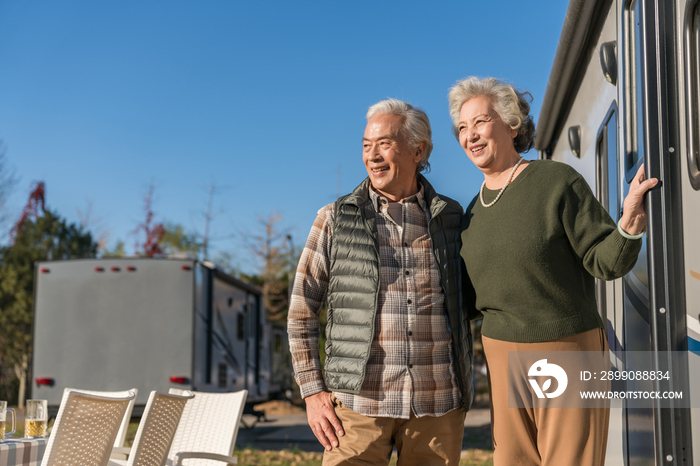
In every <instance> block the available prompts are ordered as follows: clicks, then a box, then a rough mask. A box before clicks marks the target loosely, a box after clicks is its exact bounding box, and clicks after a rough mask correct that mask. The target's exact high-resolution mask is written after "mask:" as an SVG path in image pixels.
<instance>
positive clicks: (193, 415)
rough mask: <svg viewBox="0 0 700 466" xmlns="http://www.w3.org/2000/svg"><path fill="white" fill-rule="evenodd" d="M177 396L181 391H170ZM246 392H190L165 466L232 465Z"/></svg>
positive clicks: (234, 460) (236, 460) (235, 459)
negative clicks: (192, 396)
mask: <svg viewBox="0 0 700 466" xmlns="http://www.w3.org/2000/svg"><path fill="white" fill-rule="evenodd" d="M170 393H173V394H180V393H182V390H178V389H174V388H171V389H170ZM247 396H248V391H247V390H241V391H239V392H233V393H205V392H194V399H192V400H190V401H189V402H187V406H185V410H184V412H183V413H182V418H181V419H180V425H179V426H178V428H177V432H176V433H175V438H174V439H173V443H172V446H171V447H170V453H169V454H168V461H167V462H166V463H165V464H166V466H183V461H184V466H222V464H221V463H222V462H223V463H228V464H236V463H238V459H237V458H235V457H233V456H231V455H233V448H234V447H235V445H236V437H237V436H238V425H239V423H240V420H241V415H242V414H243V405H244V404H245V400H246V397H247Z"/></svg>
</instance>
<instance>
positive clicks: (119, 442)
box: [69, 388, 139, 460]
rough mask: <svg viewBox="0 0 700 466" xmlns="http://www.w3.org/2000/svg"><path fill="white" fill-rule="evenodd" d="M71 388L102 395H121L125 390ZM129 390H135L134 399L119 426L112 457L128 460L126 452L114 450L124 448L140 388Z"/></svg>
mask: <svg viewBox="0 0 700 466" xmlns="http://www.w3.org/2000/svg"><path fill="white" fill-rule="evenodd" d="M69 390H75V391H79V392H80V393H87V394H88V395H100V396H119V394H120V393H123V392H102V391H97V390H83V389H81V388H69ZM129 391H131V392H134V399H133V400H131V401H130V402H129V406H128V407H127V408H126V412H125V413H124V419H123V420H122V424H121V426H120V427H119V432H118V433H117V438H116V439H114V449H113V450H112V455H111V457H112V458H118V459H123V460H126V454H124V453H116V452H115V451H114V450H116V449H121V448H124V442H125V441H126V431H127V429H128V428H129V422H131V413H132V412H133V411H134V404H135V403H136V397H137V396H138V394H139V389H138V388H132V389H130V390H129Z"/></svg>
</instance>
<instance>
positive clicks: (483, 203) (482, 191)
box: [479, 155, 525, 207]
mask: <svg viewBox="0 0 700 466" xmlns="http://www.w3.org/2000/svg"><path fill="white" fill-rule="evenodd" d="M523 160H525V158H523V156H522V155H521V156H520V160H518V163H516V164H515V166H514V167H513V169H512V170H511V171H510V175H508V179H507V180H506V184H504V185H503V187H502V188H501V190H500V191H499V192H498V195H497V196H496V199H494V200H493V201H491V202H489V203H488V204H486V203H485V202H484V186H486V180H484V182H483V183H481V189H480V190H479V200H480V201H481V205H482V206H484V207H491V206H492V205H494V204H495V203H496V201H497V200H498V199H499V198H500V197H501V194H503V191H505V190H506V187H507V186H508V185H509V184H510V180H511V179H512V178H513V174H514V173H515V170H517V169H518V166H519V165H520V164H521V163H522V161H523Z"/></svg>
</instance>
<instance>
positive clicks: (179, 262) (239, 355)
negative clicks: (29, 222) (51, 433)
mask: <svg viewBox="0 0 700 466" xmlns="http://www.w3.org/2000/svg"><path fill="white" fill-rule="evenodd" d="M35 273H36V282H35V283H36V286H35V300H34V303H35V304H34V335H33V342H34V346H33V348H34V349H33V358H32V359H33V360H32V382H33V383H32V388H31V396H32V397H33V398H42V399H47V400H49V405H50V406H53V407H54V408H55V407H57V406H58V405H59V404H60V401H61V394H62V392H63V389H64V388H66V387H77V388H84V389H90V390H119V389H126V388H132V387H135V388H138V390H139V393H138V398H137V400H136V407H137V411H136V412H137V413H138V407H139V406H143V405H145V403H146V401H147V399H148V394H149V392H150V391H151V390H159V391H163V392H167V390H168V389H169V388H170V387H173V386H174V387H178V388H183V389H191V390H198V391H207V392H228V391H236V390H242V389H246V390H248V400H249V401H250V402H260V401H264V400H267V399H269V398H270V397H271V396H274V395H275V394H276V393H277V392H280V393H281V392H284V391H285V390H287V389H289V388H291V384H292V376H291V363H290V361H289V357H288V355H289V347H288V344H287V339H286V333H284V332H282V333H280V332H279V331H278V330H277V329H276V327H273V326H272V325H271V324H270V323H268V322H267V319H266V314H265V309H264V306H263V304H262V296H261V291H260V290H259V289H258V288H257V287H255V286H252V285H249V284H247V283H244V282H242V281H240V280H238V279H236V278H234V277H232V276H230V275H227V274H226V273H224V272H222V271H220V270H218V269H216V268H215V267H214V266H213V265H212V264H208V263H204V264H202V263H199V262H196V261H194V260H189V259H185V260H183V259H141V258H116V259H82V260H69V261H55V262H39V263H37V264H36V270H35ZM271 339H272V340H273V344H272V345H271ZM273 364H274V365H275V366H274V367H273ZM273 372H274V375H273Z"/></svg>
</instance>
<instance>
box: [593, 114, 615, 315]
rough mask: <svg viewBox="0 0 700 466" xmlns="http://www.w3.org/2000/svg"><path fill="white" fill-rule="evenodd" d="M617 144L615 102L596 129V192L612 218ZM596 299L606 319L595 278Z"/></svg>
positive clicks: (603, 295)
mask: <svg viewBox="0 0 700 466" xmlns="http://www.w3.org/2000/svg"><path fill="white" fill-rule="evenodd" d="M617 153H618V145H617V105H616V104H615V102H613V104H612V105H611V106H610V109H609V110H608V113H606V115H605V118H604V119H603V123H602V124H601V125H600V128H599V129H598V139H597V140H596V169H597V170H596V171H597V179H596V188H597V189H596V194H597V196H598V200H599V201H600V203H601V204H603V207H605V209H606V210H607V211H608V212H609V213H610V216H611V217H613V219H615V220H617V218H618V209H619V206H618V190H617V186H618V183H617V180H618V178H617V177H618V175H617V173H618V156H617ZM596 300H597V301H598V312H599V313H600V316H601V318H602V319H603V321H604V322H605V321H606V320H607V298H606V285H605V281H603V280H600V279H596Z"/></svg>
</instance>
